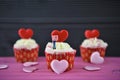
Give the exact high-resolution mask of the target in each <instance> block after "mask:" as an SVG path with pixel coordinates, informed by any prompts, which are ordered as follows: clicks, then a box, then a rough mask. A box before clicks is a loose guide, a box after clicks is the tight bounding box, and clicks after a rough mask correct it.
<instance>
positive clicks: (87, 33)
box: [85, 29, 100, 38]
mask: <svg viewBox="0 0 120 80" xmlns="http://www.w3.org/2000/svg"><path fill="white" fill-rule="evenodd" d="M99 35H100V33H99V30H97V29H93V30H86V31H85V37H86V38H95V37H99Z"/></svg>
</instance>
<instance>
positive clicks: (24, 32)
mask: <svg viewBox="0 0 120 80" xmlns="http://www.w3.org/2000/svg"><path fill="white" fill-rule="evenodd" d="M18 34H19V36H20V37H21V38H23V39H29V38H31V37H32V36H33V30H32V29H30V28H28V29H25V28H20V29H19V30H18Z"/></svg>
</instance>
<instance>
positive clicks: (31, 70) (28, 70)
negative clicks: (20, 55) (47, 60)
mask: <svg viewBox="0 0 120 80" xmlns="http://www.w3.org/2000/svg"><path fill="white" fill-rule="evenodd" d="M37 69H38V68H36V67H24V68H23V71H24V72H28V73H29V72H33V71H35V70H37Z"/></svg>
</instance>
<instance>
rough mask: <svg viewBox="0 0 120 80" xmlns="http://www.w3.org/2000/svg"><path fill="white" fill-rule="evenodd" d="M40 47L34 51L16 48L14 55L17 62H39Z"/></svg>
mask: <svg viewBox="0 0 120 80" xmlns="http://www.w3.org/2000/svg"><path fill="white" fill-rule="evenodd" d="M38 51H39V47H37V48H34V49H32V50H28V49H16V48H14V55H15V58H16V61H17V62H21V63H24V62H28V61H32V62H33V61H37V58H38Z"/></svg>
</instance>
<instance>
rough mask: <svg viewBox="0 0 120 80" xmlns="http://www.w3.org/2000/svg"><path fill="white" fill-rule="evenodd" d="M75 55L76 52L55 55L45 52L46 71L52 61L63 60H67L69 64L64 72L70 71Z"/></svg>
mask: <svg viewBox="0 0 120 80" xmlns="http://www.w3.org/2000/svg"><path fill="white" fill-rule="evenodd" d="M75 54H76V51H74V52H60V53H57V54H56V53H54V54H50V53H47V52H45V56H46V61H47V66H48V69H51V66H50V63H51V61H52V60H54V59H56V60H59V61H60V60H63V59H65V60H67V61H68V63H69V66H68V68H67V70H66V71H68V70H70V69H72V68H73V66H74V58H75ZM51 70H52V69H51Z"/></svg>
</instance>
